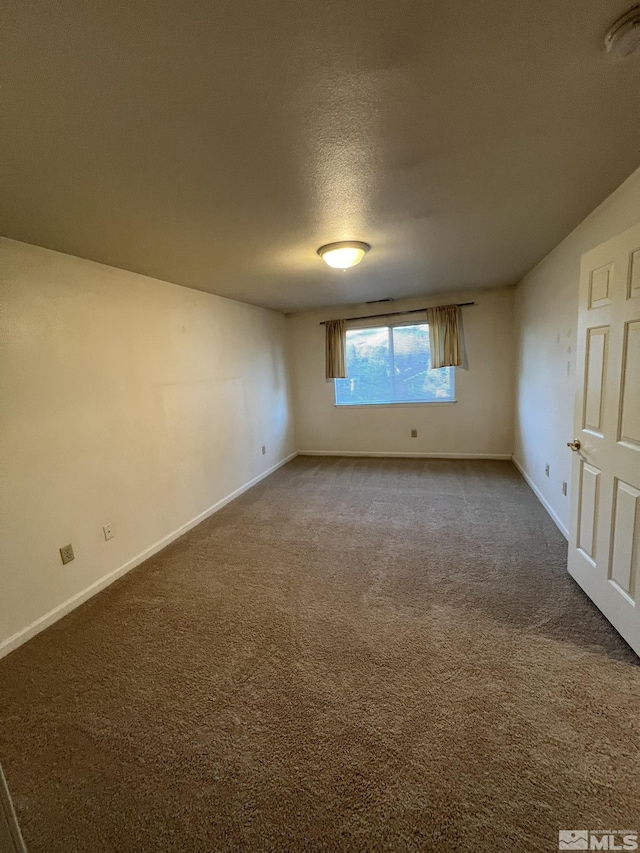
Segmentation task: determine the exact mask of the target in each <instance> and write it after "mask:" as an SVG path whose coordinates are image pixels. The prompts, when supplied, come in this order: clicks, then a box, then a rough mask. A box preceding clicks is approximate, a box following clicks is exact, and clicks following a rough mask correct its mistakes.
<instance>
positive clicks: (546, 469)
mask: <svg viewBox="0 0 640 853" xmlns="http://www.w3.org/2000/svg"><path fill="white" fill-rule="evenodd" d="M544 473H545V474H546V475H547V477H548V476H549V465H545V466H544Z"/></svg>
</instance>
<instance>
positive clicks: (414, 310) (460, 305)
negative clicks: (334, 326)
mask: <svg viewBox="0 0 640 853" xmlns="http://www.w3.org/2000/svg"><path fill="white" fill-rule="evenodd" d="M475 304H476V303H475V302H456V306H457V307H458V308H466V306H467V305H475ZM426 310H427V309H426V308H412V309H411V311H390V312H389V313H388V314H364V315H363V316H362V317H345V318H344V319H345V320H373V319H374V318H375V317H397V316H398V315H400V314H420V313H422V312H423V311H426ZM331 322H332V321H331V320H322V322H321V323H320V325H321V326H326V325H327V323H331Z"/></svg>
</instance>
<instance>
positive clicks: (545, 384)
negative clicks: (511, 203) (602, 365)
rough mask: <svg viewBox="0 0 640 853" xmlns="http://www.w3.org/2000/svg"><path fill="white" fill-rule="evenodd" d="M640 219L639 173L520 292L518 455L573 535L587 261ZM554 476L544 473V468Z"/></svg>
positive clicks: (561, 524)
mask: <svg viewBox="0 0 640 853" xmlns="http://www.w3.org/2000/svg"><path fill="white" fill-rule="evenodd" d="M637 222H640V169H639V170H638V171H636V172H634V174H633V175H632V176H631V177H630V178H629V179H628V180H627V181H626V182H625V183H624V184H622V186H620V187H619V188H618V189H617V190H616V191H615V192H614V193H613V194H612V195H611V196H609V198H608V199H607V200H606V201H605V202H604V203H603V204H602V205H600V207H598V208H597V209H596V210H595V211H594V212H593V213H592V214H591V215H590V216H588V217H587V219H585V220H584V222H582V224H581V225H579V226H578V227H577V228H576V229H575V230H574V231H573V232H572V233H571V234H570V235H569V236H568V237H567V238H566V239H565V240H563V242H562V243H560V244H559V245H558V246H557V247H556V248H555V249H554V250H553V252H551V254H550V255H548V256H547V257H546V258H545V259H544V260H543V261H541V263H539V264H538V266H537V267H535V269H534V270H532V271H531V272H530V273H529V274H528V275H527V276H526V277H525V278H524V279H523V280H522V282H520V284H519V285H518V286H517V288H516V322H517V326H518V344H517V350H518V370H517V383H516V407H517V409H516V429H515V438H514V456H515V459H516V462H517V464H518V465H519V466H520V468H521V470H522V471H523V473H524V474H525V476H526V477H527V479H528V480H529V484H530V485H531V486H532V487H533V488H534V490H535V491H536V493H537V495H538V497H539V498H540V499H541V500H542V502H543V503H544V504H545V506H546V507H547V510H548V511H549V512H550V514H551V515H552V516H553V517H554V518H555V520H556V522H557V523H558V526H559V527H560V528H561V529H562V530H563V531H564V532H565V535H566V532H567V527H568V522H569V496H568V497H564V496H563V494H562V481H563V480H565V481H566V482H568V483H570V479H571V478H570V472H571V451H570V450H569V449H568V448H567V446H566V442H567V441H569V440H570V439H571V438H573V403H574V396H575V383H576V366H575V349H576V322H577V315H578V287H579V278H580V256H581V255H582V254H583V253H584V252H586V251H587V250H589V249H591V248H593V247H594V246H597V245H599V244H600V243H603V242H604V241H605V240H608V239H609V238H610V237H613V236H614V235H616V234H619V233H620V232H621V231H624V230H625V229H626V228H629V227H631V226H632V225H634V224H635V223H637ZM547 463H548V464H549V466H550V476H549V477H548V478H547V477H546V476H545V464H547Z"/></svg>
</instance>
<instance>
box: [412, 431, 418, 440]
mask: <svg viewBox="0 0 640 853" xmlns="http://www.w3.org/2000/svg"><path fill="white" fill-rule="evenodd" d="M417 437H418V430H417V429H412V430H411V438H417Z"/></svg>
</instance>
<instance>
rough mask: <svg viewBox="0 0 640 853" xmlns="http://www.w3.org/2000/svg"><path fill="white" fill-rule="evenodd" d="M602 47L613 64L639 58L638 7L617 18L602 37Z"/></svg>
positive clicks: (639, 9) (639, 22) (639, 28)
mask: <svg viewBox="0 0 640 853" xmlns="http://www.w3.org/2000/svg"><path fill="white" fill-rule="evenodd" d="M604 47H605V50H606V51H607V56H609V58H610V59H611V60H612V61H613V62H622V61H623V60H625V59H629V58H630V57H632V56H640V6H634V7H633V9H629V11H628V12H626V13H625V14H624V15H623V16H622V17H621V18H618V20H617V21H616V22H615V24H614V25H613V26H612V27H611V29H610V30H609V32H608V33H607V34H606V36H605V37H604Z"/></svg>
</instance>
